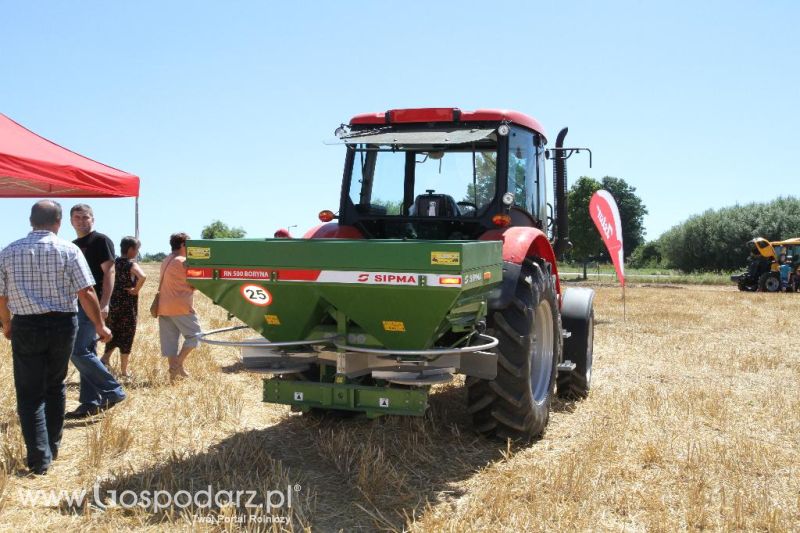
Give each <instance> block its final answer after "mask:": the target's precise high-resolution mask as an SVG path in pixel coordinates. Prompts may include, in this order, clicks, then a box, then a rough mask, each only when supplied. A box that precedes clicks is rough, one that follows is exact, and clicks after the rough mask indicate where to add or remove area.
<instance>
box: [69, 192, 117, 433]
mask: <svg viewBox="0 0 800 533" xmlns="http://www.w3.org/2000/svg"><path fill="white" fill-rule="evenodd" d="M69 215H70V221H71V222H72V227H73V228H75V232H76V233H77V234H78V238H77V239H75V240H74V241H72V242H73V243H75V245H76V246H77V247H78V248H80V249H81V251H82V252H83V255H84V256H85V257H86V262H87V263H88V264H89V268H90V269H91V271H92V275H93V276H94V280H95V286H94V290H95V292H97V297H98V298H99V300H100V311H101V313H102V315H103V318H104V319H105V318H107V317H108V302H109V300H110V299H111V293H112V292H113V290H114V275H115V272H114V243H113V242H111V239H109V238H108V237H106V236H105V235H103V234H102V233H98V232H96V231H94V213H93V212H92V208H91V207H89V206H88V205H86V204H77V205H75V206H74V207H73V208H72V209H71V210H70V212H69ZM70 359H71V360H72V364H74V365H75V368H77V369H78V372H79V373H80V375H81V392H80V402H81V404H80V405H79V406H78V408H77V409H75V410H74V411H70V412H69V413H67V414H66V418H73V419H74V418H85V417H87V416H91V415H94V414H97V413H99V412H100V411H101V410H103V409H107V408H109V407H111V406H113V405H115V404H117V403H119V402H121V401H122V400H124V399H125V392H124V391H123V390H122V385H120V384H119V382H117V380H116V379H114V376H112V375H111V373H110V372H109V371H108V369H107V368H106V367H105V365H104V364H103V363H102V362H101V361H100V358H99V357H97V340H96V339H95V331H94V326H93V324H92V322H91V320H89V317H88V316H87V315H86V313H84V311H83V308H81V307H80V306H79V308H78V334H77V336H76V338H75V348H74V349H73V350H72V357H71V358H70Z"/></svg>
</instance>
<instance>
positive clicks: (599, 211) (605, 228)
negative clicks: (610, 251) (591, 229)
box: [597, 205, 614, 239]
mask: <svg viewBox="0 0 800 533" xmlns="http://www.w3.org/2000/svg"><path fill="white" fill-rule="evenodd" d="M597 220H599V221H600V226H602V228H603V233H605V234H606V239H610V238H611V236H612V235H613V234H614V228H613V227H612V226H611V223H610V222H609V221H608V220H606V217H605V215H604V214H603V211H602V209H600V206H599V205H598V206H597Z"/></svg>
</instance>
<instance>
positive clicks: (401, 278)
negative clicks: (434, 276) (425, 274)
mask: <svg viewBox="0 0 800 533" xmlns="http://www.w3.org/2000/svg"><path fill="white" fill-rule="evenodd" d="M357 280H358V282H359V283H376V284H381V285H416V284H417V283H418V282H419V276H418V275H415V274H384V273H375V272H373V273H369V272H362V273H361V274H359V275H358V278H357Z"/></svg>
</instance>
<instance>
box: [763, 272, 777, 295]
mask: <svg viewBox="0 0 800 533" xmlns="http://www.w3.org/2000/svg"><path fill="white" fill-rule="evenodd" d="M780 288H781V278H780V277H779V276H778V273H777V272H764V273H763V274H761V277H759V278H758V289H759V290H760V291H763V292H778V291H779V290H780Z"/></svg>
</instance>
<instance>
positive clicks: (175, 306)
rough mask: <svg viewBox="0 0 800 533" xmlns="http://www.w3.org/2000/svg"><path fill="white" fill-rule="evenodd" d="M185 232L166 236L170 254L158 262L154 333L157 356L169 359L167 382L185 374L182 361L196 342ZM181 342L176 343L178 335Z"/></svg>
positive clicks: (195, 315) (195, 321)
mask: <svg viewBox="0 0 800 533" xmlns="http://www.w3.org/2000/svg"><path fill="white" fill-rule="evenodd" d="M188 239H189V236H188V235H187V234H185V233H173V234H172V235H171V236H170V238H169V245H170V248H171V249H172V253H171V254H169V255H168V256H167V257H166V258H165V259H164V261H163V262H162V263H161V282H160V286H159V300H158V335H159V338H160V341H161V355H163V356H164V357H166V358H167V360H168V361H169V377H170V380H171V381H174V380H175V379H178V378H182V377H188V376H189V374H188V373H187V372H186V369H185V368H184V362H185V361H186V358H187V357H188V356H189V354H190V353H191V352H192V350H194V349H195V348H196V347H197V345H198V343H199V342H200V341H199V339H198V338H197V336H198V335H199V334H200V333H201V329H200V322H199V321H198V320H197V313H195V311H194V307H193V299H194V291H195V288H194V287H192V286H191V285H189V283H187V281H186V241H187V240H188ZM181 336H183V345H182V346H180V349H179V344H180V337H181Z"/></svg>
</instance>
